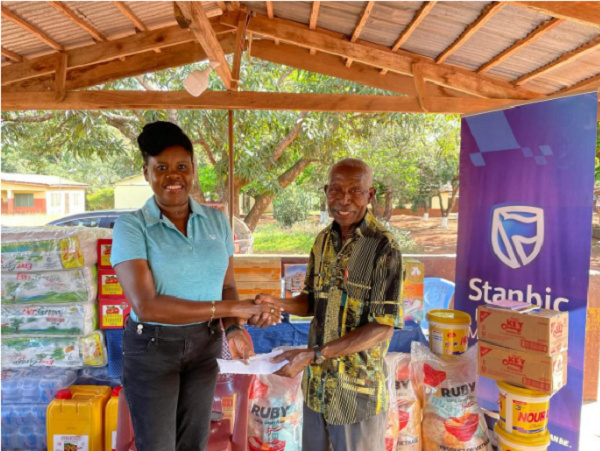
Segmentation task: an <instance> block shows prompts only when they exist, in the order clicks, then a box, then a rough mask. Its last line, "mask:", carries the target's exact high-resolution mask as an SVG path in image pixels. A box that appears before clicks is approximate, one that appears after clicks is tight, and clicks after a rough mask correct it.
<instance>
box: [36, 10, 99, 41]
mask: <svg viewBox="0 0 600 451" xmlns="http://www.w3.org/2000/svg"><path fill="white" fill-rule="evenodd" d="M46 3H48V4H49V5H50V6H52V7H53V8H54V9H55V10H57V11H58V12H60V13H62V14H63V15H64V16H65V17H66V18H67V19H69V20H70V21H71V22H73V23H74V24H75V25H77V26H78V27H79V28H81V29H83V30H85V31H86V32H87V33H88V34H90V35H91V36H92V38H94V40H95V41H96V42H102V41H106V37H105V36H104V35H103V34H102V33H100V31H98V30H97V29H96V28H94V27H93V26H91V25H90V24H89V23H87V22H86V21H85V20H83V19H82V18H81V17H79V16H78V15H77V14H75V13H74V12H73V11H71V10H70V9H69V8H68V7H67V6H66V5H65V4H63V3H62V2H50V1H47V2H46Z"/></svg>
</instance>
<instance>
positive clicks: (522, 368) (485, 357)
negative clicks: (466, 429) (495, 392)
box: [477, 301, 569, 449]
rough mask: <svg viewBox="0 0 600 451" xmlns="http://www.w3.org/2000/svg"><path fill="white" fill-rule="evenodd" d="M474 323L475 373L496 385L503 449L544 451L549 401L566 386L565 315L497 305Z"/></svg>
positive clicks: (498, 431)
mask: <svg viewBox="0 0 600 451" xmlns="http://www.w3.org/2000/svg"><path fill="white" fill-rule="evenodd" d="M477 320H478V321H477V323H478V334H479V343H478V347H479V353H478V355H479V359H478V365H479V374H480V375H481V376H486V377H489V378H492V379H495V380H496V381H498V388H499V392H500V399H499V410H500V420H499V421H498V423H497V424H496V427H495V431H496V435H497V437H498V441H499V443H500V444H501V445H502V446H504V448H502V449H515V448H516V449H525V448H527V446H532V447H533V448H531V449H546V447H547V446H548V445H549V443H550V436H549V433H548V430H547V425H548V409H549V401H550V397H551V396H552V395H553V394H554V393H556V392H557V391H558V390H560V389H561V388H562V387H563V386H565V385H566V383H567V357H568V356H567V348H568V339H569V330H568V328H569V317H568V313H567V312H558V311H554V310H547V309H541V308H536V307H535V306H532V305H530V304H523V303H522V302H515V301H500V302H499V303H497V306H496V305H494V304H491V305H489V306H481V307H479V308H478V309H477ZM511 446H512V448H511ZM527 449H529V448H527Z"/></svg>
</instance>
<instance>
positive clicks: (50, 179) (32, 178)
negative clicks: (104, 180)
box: [0, 172, 90, 188]
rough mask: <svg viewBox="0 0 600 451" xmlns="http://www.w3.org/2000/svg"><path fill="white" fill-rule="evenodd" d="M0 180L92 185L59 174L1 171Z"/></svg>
mask: <svg viewBox="0 0 600 451" xmlns="http://www.w3.org/2000/svg"><path fill="white" fill-rule="evenodd" d="M0 180H2V181H3V182H11V183H24V184H27V185H45V186H79V187H82V188H85V187H86V186H90V185H88V184H86V183H79V182H74V181H72V180H69V179H66V178H64V177H59V176H57V175H38V174H16V173H12V172H0Z"/></svg>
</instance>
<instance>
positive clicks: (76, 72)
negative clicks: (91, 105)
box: [2, 34, 235, 93]
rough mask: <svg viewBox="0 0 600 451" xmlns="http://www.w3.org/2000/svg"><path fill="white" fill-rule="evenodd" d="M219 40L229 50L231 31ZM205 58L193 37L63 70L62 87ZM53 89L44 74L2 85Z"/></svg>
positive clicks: (18, 89) (8, 89) (91, 83)
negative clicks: (158, 48)
mask: <svg viewBox="0 0 600 451" xmlns="http://www.w3.org/2000/svg"><path fill="white" fill-rule="evenodd" d="M220 43H221V46H222V47H223V50H224V51H225V52H226V53H231V52H233V48H234V45H235V36H233V35H232V34H225V35H223V36H220ZM206 58H207V55H206V52H205V51H204V50H203V49H202V47H201V46H200V44H198V43H197V42H195V41H192V42H187V43H185V44H180V45H174V46H169V47H165V48H163V49H162V52H161V53H160V54H158V55H154V54H152V55H151V56H150V55H149V54H148V53H147V52H146V53H139V54H136V55H131V56H128V57H126V58H125V61H120V60H118V59H117V60H112V61H108V62H104V63H101V64H95V65H89V66H82V67H78V68H76V69H72V70H69V71H68V72H67V79H66V89H67V91H73V90H75V89H84V88H89V87H92V86H96V85H99V84H101V83H107V82H110V81H115V80H121V79H123V78H127V77H134V76H136V75H142V74H146V73H149V72H156V71H159V70H164V69H168V68H171V67H179V66H183V65H187V64H192V63H195V62H198V61H202V60H205V59H206ZM69 63H70V60H69ZM53 89H54V78H53V76H52V75H46V76H44V77H39V78H31V79H27V80H23V81H21V82H18V83H13V84H11V85H8V86H3V87H2V93H6V92H45V91H51V90H53ZM86 92H87V91H86Z"/></svg>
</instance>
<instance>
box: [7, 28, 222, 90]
mask: <svg viewBox="0 0 600 451" xmlns="http://www.w3.org/2000/svg"><path fill="white" fill-rule="evenodd" d="M211 23H213V27H217V28H218V29H219V34H226V33H228V32H229V28H226V27H222V26H220V25H219V23H218V22H216V21H215V20H212V21H211ZM194 40H195V37H194V35H193V34H192V33H191V32H190V31H189V30H182V29H181V28H179V27H178V26H177V25H175V26H172V27H167V28H162V29H159V30H153V31H148V32H144V33H137V34H135V35H132V36H127V37H124V38H121V39H115V40H112V41H106V42H101V43H98V44H93V45H90V46H86V47H79V48H75V49H71V50H67V51H66V52H65V53H66V54H67V55H68V57H69V58H68V61H69V67H68V69H69V70H71V69H74V68H76V67H80V66H87V65H92V64H99V63H102V62H105V61H110V60H113V59H116V58H121V57H124V56H128V55H133V54H136V53H142V52H147V51H149V50H154V49H159V48H163V47H167V46H172V45H177V44H182V43H185V42H190V41H194ZM55 62H56V60H55V58H54V55H46V56H40V57H38V58H34V59H32V60H28V61H24V62H22V63H18V64H11V65H8V66H2V85H6V84H9V83H14V82H17V81H20V80H25V79H28V78H34V77H40V76H43V75H46V74H49V73H52V72H54V70H55Z"/></svg>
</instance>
